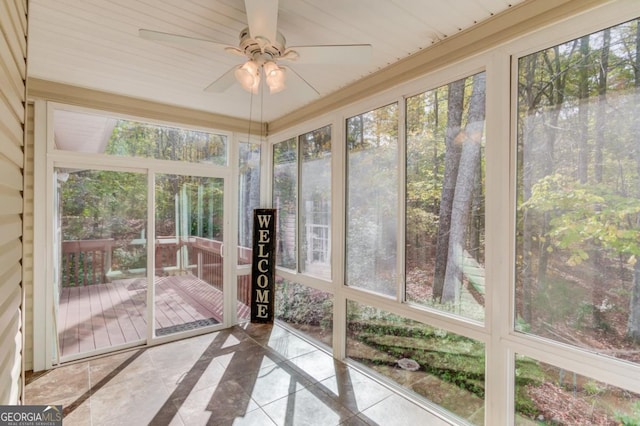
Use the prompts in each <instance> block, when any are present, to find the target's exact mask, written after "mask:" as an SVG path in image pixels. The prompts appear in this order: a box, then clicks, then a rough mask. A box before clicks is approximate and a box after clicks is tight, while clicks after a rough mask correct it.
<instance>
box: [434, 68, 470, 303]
mask: <svg viewBox="0 0 640 426" xmlns="http://www.w3.org/2000/svg"><path fill="white" fill-rule="evenodd" d="M464 88H465V79H461V80H458V81H455V82H453V83H450V84H449V93H448V103H447V130H446V134H445V157H444V178H443V181H442V195H441V196H440V212H439V214H438V218H439V223H438V233H437V237H436V238H437V240H436V260H435V272H434V276H433V299H434V300H436V301H441V300H442V295H443V292H444V283H445V275H446V270H447V258H448V253H449V251H448V250H449V233H450V228H451V212H452V210H453V200H454V194H455V189H456V179H457V178H458V169H459V165H460V155H461V153H462V149H461V148H462V147H461V145H460V144H458V143H455V142H456V137H457V136H458V134H459V133H460V129H461V126H462V114H463V111H464V109H463V105H464Z"/></svg>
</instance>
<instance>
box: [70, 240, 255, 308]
mask: <svg viewBox="0 0 640 426" xmlns="http://www.w3.org/2000/svg"><path fill="white" fill-rule="evenodd" d="M115 245H116V244H115V240H114V239H112V238H109V239H97V240H73V241H63V242H62V253H61V256H62V276H61V284H62V285H61V287H76V286H87V285H92V284H99V283H104V282H107V281H110V280H113V279H118V278H124V277H126V276H130V275H131V274H135V273H140V272H145V269H144V268H142V269H137V270H118V269H114V265H113V262H112V259H113V249H114V247H115ZM139 249H140V242H138V243H137V244H135V247H134V245H133V244H132V245H131V247H130V250H131V251H132V252H133V251H135V250H139ZM251 252H252V251H251V249H250V248H247V247H239V248H238V262H239V263H240V264H250V263H251ZM221 253H222V242H220V241H217V240H212V239H208V238H201V237H189V238H186V239H181V238H176V237H172V236H166V237H159V238H157V239H156V244H155V274H156V276H166V275H177V274H193V275H195V276H197V277H198V278H200V279H201V280H203V281H205V282H207V283H209V284H210V285H212V286H213V287H215V288H217V289H218V290H222V283H223V269H222V264H223V258H222V255H221ZM237 285H238V301H240V302H242V303H244V304H246V305H248V304H249V302H250V297H251V280H250V279H249V278H248V277H246V276H241V277H238V284H237Z"/></svg>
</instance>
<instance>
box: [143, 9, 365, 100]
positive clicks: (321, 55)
mask: <svg viewBox="0 0 640 426" xmlns="http://www.w3.org/2000/svg"><path fill="white" fill-rule="evenodd" d="M244 4H245V10H246V13H247V24H248V26H247V28H245V29H243V30H242V31H240V43H239V45H238V47H235V46H229V45H227V44H224V43H220V42H217V41H215V40H209V39H201V38H194V37H189V36H184V35H178V34H170V33H165V32H160V31H154V30H149V29H140V30H139V35H140V37H142V38H144V39H147V40H153V41H160V42H173V43H183V44H192V45H193V44H198V45H206V46H208V47H213V48H218V49H223V50H224V51H226V52H229V53H232V54H236V55H240V56H244V57H246V59H247V60H246V61H245V62H244V63H242V64H239V65H236V66H233V67H232V68H231V69H230V70H228V71H227V72H225V73H224V74H223V75H222V76H220V77H219V78H218V79H216V80H215V81H214V82H213V83H211V84H210V85H209V86H207V87H206V88H205V89H204V90H205V91H208V92H215V93H222V92H224V91H226V90H227V89H229V88H230V87H231V86H232V85H233V84H234V83H235V82H236V81H237V82H238V83H240V85H241V86H242V87H243V88H244V89H245V90H247V91H249V92H252V93H258V88H259V87H260V82H261V81H262V80H264V82H265V83H266V85H267V86H268V87H269V92H270V93H278V92H280V91H282V90H283V89H285V87H286V85H285V77H286V71H287V70H291V71H292V73H293V75H294V77H296V78H299V79H300V80H302V81H303V82H304V83H305V84H306V85H307V86H309V87H310V88H311V89H313V91H314V92H315V93H316V94H317V95H319V94H320V93H319V92H318V91H317V90H316V89H315V88H314V87H313V86H312V85H311V84H310V83H309V82H308V81H306V80H305V79H304V78H303V77H302V76H301V75H300V74H298V73H297V72H296V71H295V70H294V69H293V68H291V67H284V66H282V65H280V64H279V61H291V62H296V63H300V64H303V63H304V64H310V63H313V64H321V63H325V64H361V63H366V62H368V61H370V59H371V45H370V44H342V45H311V46H293V47H287V46H286V44H285V43H286V42H285V38H284V36H283V35H282V34H281V33H280V32H279V31H278V29H277V23H278V0H244Z"/></svg>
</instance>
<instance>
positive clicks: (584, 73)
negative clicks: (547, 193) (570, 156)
mask: <svg viewBox="0 0 640 426" xmlns="http://www.w3.org/2000/svg"><path fill="white" fill-rule="evenodd" d="M580 57H581V60H582V63H581V65H580V72H579V74H578V75H579V80H578V97H579V99H580V101H579V102H578V121H579V123H578V128H579V136H578V181H579V182H580V183H581V184H583V185H584V184H586V183H587V180H588V167H589V68H590V63H589V62H590V61H589V36H588V35H586V36H584V37H582V38H581V39H580Z"/></svg>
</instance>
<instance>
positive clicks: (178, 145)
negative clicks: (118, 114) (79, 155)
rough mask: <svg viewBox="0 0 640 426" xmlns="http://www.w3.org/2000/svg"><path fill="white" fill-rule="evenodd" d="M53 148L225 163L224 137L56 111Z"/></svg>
mask: <svg viewBox="0 0 640 426" xmlns="http://www.w3.org/2000/svg"><path fill="white" fill-rule="evenodd" d="M54 120H55V122H56V129H55V145H56V149H60V150H64V151H74V152H86V153H99V154H108V155H115V156H124V157H143V158H155V159H159V160H172V161H180V162H190V163H205V164H215V165H226V163H227V136H226V135H221V134H215V133H210V132H202V131H196V130H189V129H180V128H176V127H168V126H158V125H155V124H147V123H142V122H136V121H131V120H122V119H117V118H112V117H106V116H103V115H94V114H87V113H81V112H75V111H66V110H56V111H55V112H54ZM80 129H81V130H80Z"/></svg>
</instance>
